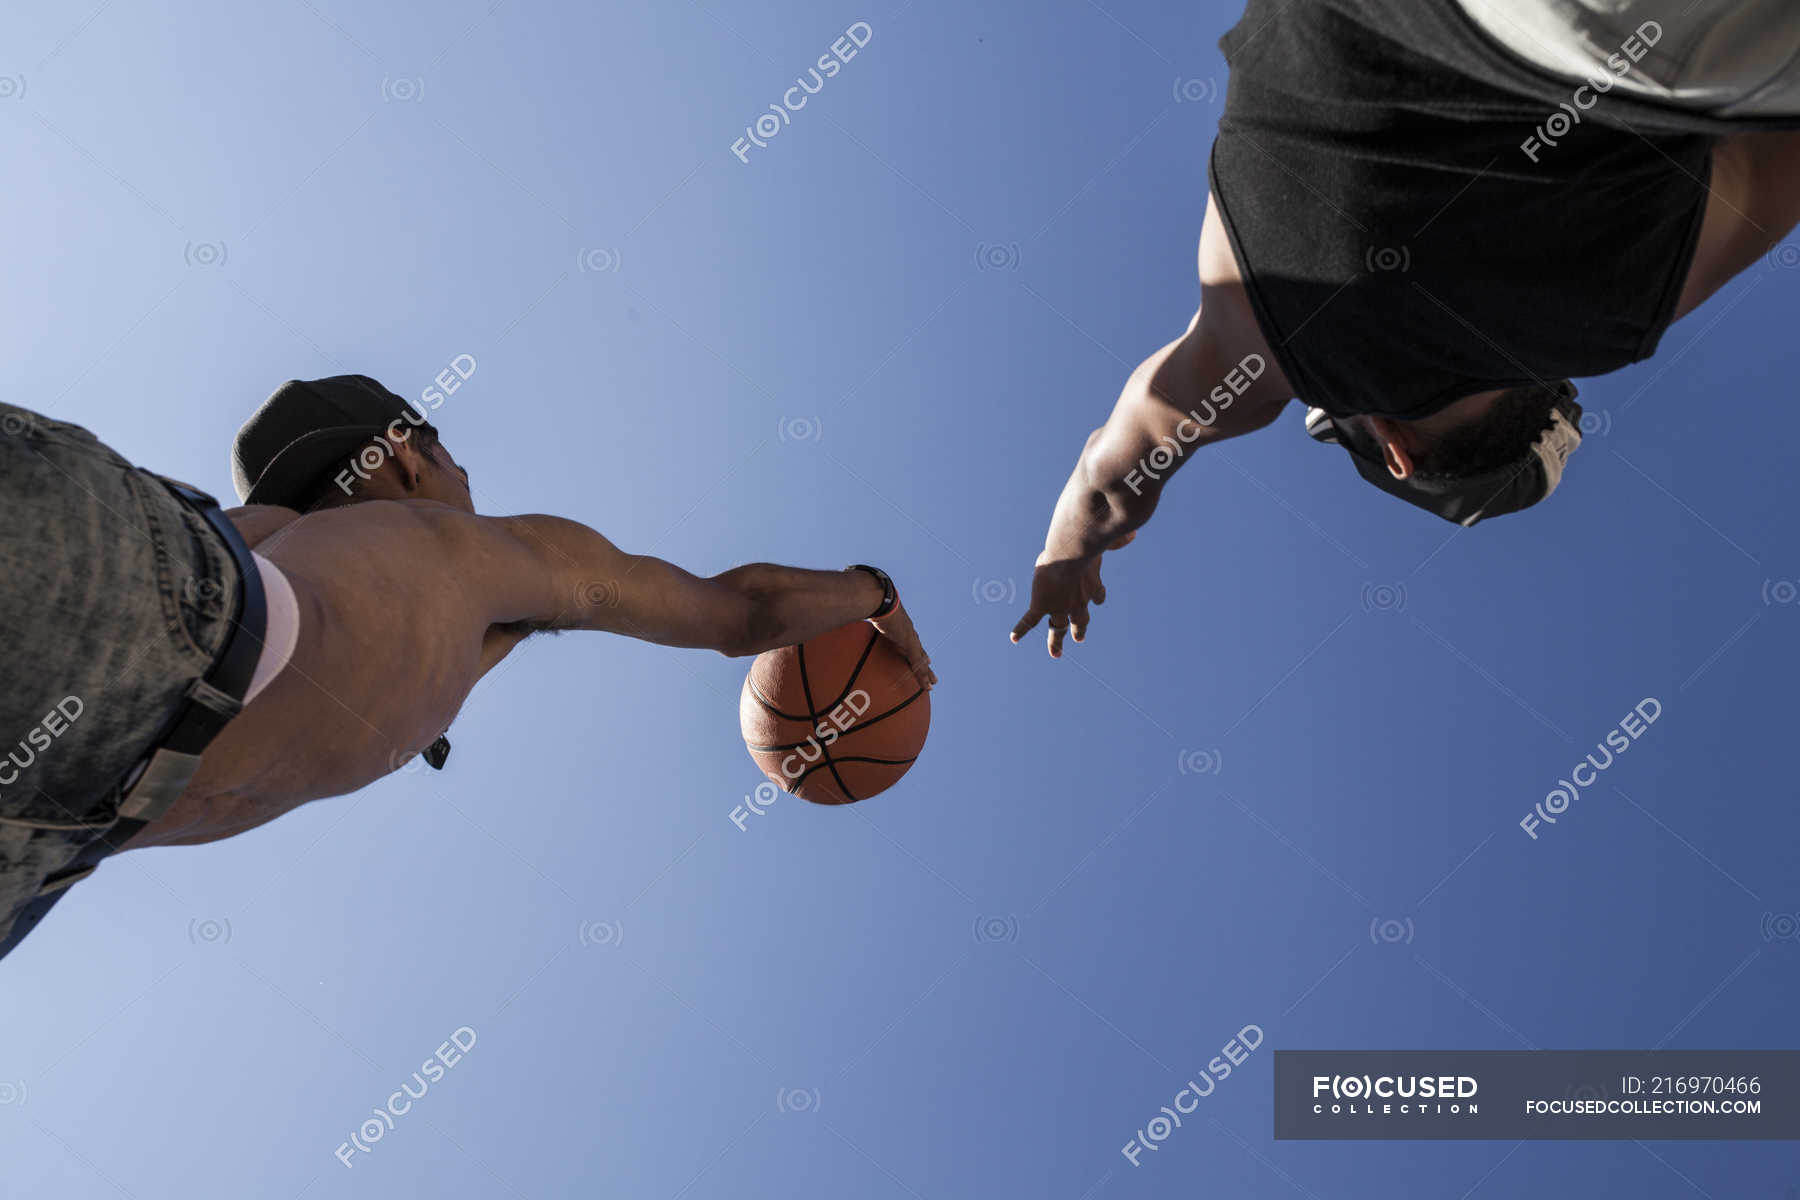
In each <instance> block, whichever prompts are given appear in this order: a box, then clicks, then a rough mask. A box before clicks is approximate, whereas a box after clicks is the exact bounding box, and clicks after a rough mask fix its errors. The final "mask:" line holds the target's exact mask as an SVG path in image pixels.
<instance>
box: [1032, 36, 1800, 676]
mask: <svg viewBox="0 0 1800 1200" xmlns="http://www.w3.org/2000/svg"><path fill="white" fill-rule="evenodd" d="M1640 2H1641V0H1624V2H1623V3H1620V2H1619V0H1606V9H1607V11H1606V12H1605V13H1604V14H1599V15H1594V14H1593V13H1592V11H1591V9H1592V6H1593V5H1594V4H1596V3H1598V0H1517V3H1516V5H1511V6H1509V5H1501V4H1498V3H1496V2H1495V0H1249V4H1248V7H1247V8H1246V11H1245V14H1244V17H1243V19H1242V21H1241V22H1240V23H1239V24H1238V25H1237V26H1236V27H1235V28H1233V29H1232V30H1231V31H1230V32H1229V33H1227V34H1226V35H1225V37H1224V38H1223V39H1222V41H1221V43H1220V44H1221V47H1222V49H1223V50H1224V52H1225V55H1226V59H1227V61H1228V63H1229V64H1230V67H1231V76H1230V84H1229V88H1228V91H1227V95H1226V104H1225V112H1224V115H1223V117H1222V118H1221V120H1220V123H1219V136H1218V138H1217V140H1216V142H1215V143H1214V145H1213V149H1212V156H1211V177H1212V195H1211V197H1210V203H1209V204H1208V206H1207V210H1206V218H1205V223H1204V227H1203V229H1202V234H1201V242H1200V281H1201V300H1202V304H1201V310H1200V312H1199V313H1198V314H1197V315H1196V316H1195V318H1194V321H1193V323H1192V324H1191V325H1190V326H1189V328H1188V331H1187V333H1186V334H1185V335H1184V336H1183V337H1181V338H1179V339H1177V340H1176V341H1174V342H1171V343H1169V344H1168V345H1167V346H1164V347H1163V348H1162V349H1161V350H1159V351H1157V352H1156V353H1155V354H1153V355H1151V356H1150V358H1149V359H1147V360H1146V361H1145V362H1144V363H1143V364H1142V365H1141V366H1140V367H1139V368H1138V369H1137V370H1136V371H1135V372H1133V374H1132V376H1131V379H1130V380H1129V381H1128V382H1127V383H1126V386H1125V389H1124V392H1123V394H1122V395H1121V396H1120V398H1119V401H1118V403H1117V405H1116V406H1115V407H1114V410H1113V413H1112V416H1111V417H1110V418H1109V419H1108V421H1107V423H1106V424H1105V425H1104V426H1103V427H1101V428H1100V429H1097V430H1095V431H1094V433H1093V434H1092V435H1090V437H1089V438H1088V441H1087V445H1086V446H1085V448H1084V450H1083V452H1082V455H1081V459H1080V461H1079V463H1078V464H1077V466H1076V468H1075V471H1074V474H1073V475H1072V476H1071V477H1070V479H1069V482H1068V484H1067V485H1066V486H1065V487H1064V489H1063V493H1062V496H1061V498H1060V499H1059V501H1058V503H1057V506H1056V511H1055V514H1054V516H1053V518H1052V521H1051V525H1050V530H1049V534H1048V536H1047V537H1046V539H1045V547H1044V551H1043V553H1042V554H1040V555H1039V556H1038V560H1037V567H1036V570H1035V573H1034V580H1033V587H1032V598H1031V605H1030V608H1029V610H1028V611H1027V612H1026V614H1025V616H1024V617H1023V618H1022V619H1021V620H1020V621H1019V622H1018V624H1017V625H1016V626H1015V627H1014V630H1013V640H1014V641H1015V642H1016V641H1018V640H1019V639H1020V638H1021V637H1023V636H1024V634H1025V633H1027V632H1029V631H1030V630H1031V629H1032V628H1033V627H1034V626H1035V625H1036V624H1037V622H1038V621H1039V620H1043V619H1046V618H1047V619H1048V622H1049V627H1050V632H1049V646H1050V653H1051V655H1052V656H1053V657H1054V656H1059V655H1060V654H1061V651H1062V646H1063V639H1064V636H1065V634H1067V633H1068V632H1070V631H1071V630H1072V631H1073V634H1074V637H1075V640H1076V641H1080V640H1082V637H1083V635H1084V633H1085V629H1086V626H1087V623H1088V605H1089V604H1090V603H1099V602H1101V601H1102V600H1103V599H1104V597H1105V588H1104V586H1103V585H1102V584H1101V582H1100V559H1101V555H1102V554H1103V553H1104V552H1105V551H1106V550H1109V549H1115V548H1117V547H1119V546H1122V545H1124V544H1125V543H1126V542H1128V541H1130V540H1131V538H1132V537H1133V536H1134V535H1135V531H1136V529H1137V528H1138V527H1139V526H1141V525H1142V524H1143V523H1144V522H1145V521H1147V520H1149V518H1150V515H1151V513H1152V512H1153V511H1154V509H1155V507H1156V503H1157V499H1158V497H1159V496H1160V494H1161V490H1162V487H1163V486H1164V485H1165V484H1166V483H1167V481H1168V478H1169V476H1170V475H1171V474H1173V472H1174V471H1175V470H1176V469H1178V468H1179V467H1180V466H1181V465H1182V464H1183V463H1184V462H1185V461H1186V460H1187V458H1188V457H1189V456H1190V455H1191V454H1192V453H1193V452H1194V451H1196V450H1197V449H1199V448H1201V447H1203V446H1205V445H1207V444H1209V443H1210V442H1213V441H1218V440H1222V439H1224V438H1229V437H1235V436H1238V435H1240V434H1244V433H1249V432H1252V431H1254V430H1257V429H1261V428H1263V427H1265V426H1267V425H1269V424H1271V423H1272V422H1273V421H1274V420H1275V419H1276V417H1277V416H1278V415H1279V414H1280V412H1281V411H1282V410H1283V409H1284V408H1285V407H1286V405H1287V404H1288V402H1289V401H1290V400H1292V399H1294V398H1298V399H1300V400H1301V401H1302V402H1303V403H1305V404H1306V405H1307V406H1308V408H1309V412H1308V419H1307V428H1308V431H1309V432H1310V433H1312V434H1313V436H1314V437H1315V438H1317V439H1319V440H1320V441H1326V442H1331V443H1334V444H1337V445H1339V446H1341V447H1342V448H1343V449H1344V450H1345V451H1346V452H1347V453H1348V455H1349V457H1350V459H1351V461H1352V462H1353V463H1354V464H1355V467H1356V469H1357V472H1358V473H1359V474H1360V475H1361V476H1362V478H1363V479H1365V480H1367V481H1368V482H1370V483H1372V484H1374V485H1375V486H1377V487H1380V488H1381V489H1382V490H1383V491H1386V492H1388V493H1390V494H1392V495H1395V496H1397V497H1399V498H1401V499H1404V500H1406V501H1407V502H1408V503H1411V504H1413V505H1415V506H1417V507H1420V508H1423V509H1425V510H1426V511H1428V512H1431V513H1433V514H1435V515H1437V516H1440V517H1443V518H1445V519H1447V520H1450V521H1454V522H1456V523H1458V524H1461V525H1473V524H1475V523H1476V522H1478V521H1481V520H1484V519H1486V518H1488V517H1493V516H1499V515H1502V514H1504V513H1510V512H1517V511H1519V510H1520V509H1523V508H1527V507H1530V506H1531V505H1532V504H1535V503H1537V502H1538V501H1539V500H1541V499H1543V498H1544V497H1545V496H1547V495H1549V493H1550V492H1551V491H1553V490H1554V489H1555V487H1556V486H1557V483H1558V482H1559V481H1560V479H1561V475H1562V472H1563V468H1564V466H1565V464H1566V463H1567V461H1568V458H1569V455H1570V454H1571V453H1572V452H1573V451H1574V449H1575V448H1576V447H1577V446H1578V445H1579V444H1580V440H1581V435H1580V413H1581V410H1580V407H1579V405H1577V404H1576V403H1575V400H1574V397H1575V388H1574V386H1573V384H1572V382H1571V380H1572V379H1574V378H1578V377H1589V376H1594V375H1601V374H1605V373H1607V372H1610V371H1614V370H1617V369H1618V368H1620V367H1623V366H1626V365H1628V364H1630V363H1633V362H1636V361H1639V360H1641V359H1644V358H1647V357H1649V356H1650V355H1651V354H1653V353H1654V352H1655V350H1656V347H1657V344H1658V342H1659V341H1660V339H1661V337H1662V334H1663V332H1664V331H1665V330H1666V329H1667V327H1668V325H1669V324H1670V323H1671V322H1672V321H1674V320H1676V319H1678V318H1679V317H1681V316H1684V315H1686V314H1687V313H1688V312H1690V311H1692V310H1693V309H1694V308H1695V307H1697V306H1698V305H1699V304H1701V303H1702V302H1703V301H1705V300H1706V299H1707V298H1708V297H1709V296H1711V295H1712V294H1713V293H1714V292H1716V291H1717V290H1718V289H1719V288H1721V287H1722V286H1724V284H1725V283H1726V282H1728V281H1729V280H1730V279H1731V278H1733V277H1734V276H1735V275H1737V274H1738V273H1739V272H1740V271H1742V270H1744V269H1745V268H1747V267H1749V266H1751V265H1752V264H1754V263H1756V262H1757V261H1759V260H1760V259H1761V258H1762V257H1763V256H1764V255H1766V254H1768V253H1769V252H1770V251H1771V250H1773V249H1774V248H1775V247H1776V246H1777V244H1778V243H1779V242H1780V241H1781V239H1782V238H1783V237H1785V236H1786V234H1787V233H1788V232H1789V231H1790V230H1791V229H1792V228H1793V227H1794V225H1795V223H1796V222H1797V221H1800V132H1794V131H1796V130H1800V6H1794V5H1791V4H1787V3H1786V0H1782V3H1783V5H1785V6H1786V7H1785V8H1784V7H1777V8H1775V9H1769V8H1768V2H1769V0H1748V2H1749V3H1750V4H1752V5H1753V6H1754V7H1756V8H1757V9H1758V11H1759V12H1761V13H1762V14H1763V17H1762V18H1760V19H1763V20H1764V21H1765V23H1764V25H1763V26H1761V27H1760V28H1758V29H1757V30H1756V31H1755V34H1754V36H1751V35H1747V34H1744V33H1743V31H1742V29H1741V28H1735V27H1733V25H1732V15H1731V14H1732V13H1733V12H1734V11H1735V9H1736V6H1735V5H1728V4H1726V3H1725V2H1724V0H1691V3H1690V5H1689V9H1688V10H1687V11H1686V12H1685V13H1684V15H1683V17H1682V18H1680V19H1676V18H1665V20H1667V21H1669V24H1668V25H1664V24H1663V23H1661V22H1659V21H1658V20H1657V19H1655V18H1654V17H1653V16H1650V15H1645V14H1648V12H1649V10H1648V9H1647V8H1646V9H1645V13H1644V14H1640V13H1638V12H1636V11H1633V9H1634V4H1635V3H1640ZM1465 6H1466V8H1465ZM1787 8H1792V9H1794V10H1795V15H1792V16H1790V15H1786V10H1787ZM1497 13H1498V14H1500V15H1498V16H1496V15H1495V14H1497ZM1583 13H1586V14H1588V16H1589V17H1591V18H1592V19H1591V20H1590V19H1586V18H1582V17H1581V14H1583ZM1640 16H1641V19H1638V18H1639V17H1640ZM1558 22H1561V26H1560V27H1561V28H1562V30H1563V34H1564V36H1562V37H1561V39H1560V40H1558V39H1557V37H1555V36H1552V35H1553V32H1554V30H1555V29H1556V28H1558ZM1626 22H1630V23H1626ZM1614 34H1617V35H1618V36H1619V44H1618V46H1617V47H1616V48H1615V49H1613V50H1610V51H1609V50H1607V49H1606V40H1607V39H1608V38H1610V37H1612V36H1613V35H1614ZM1752 45H1754V47H1755V50H1754V55H1755V56H1756V61H1755V62H1754V63H1752V62H1749V61H1748V58H1749V57H1750V56H1751V55H1752V53H1753V51H1752V49H1751V47H1752ZM1784 47H1785V48H1786V49H1783V48H1784ZM1533 50H1537V51H1541V52H1542V53H1541V54H1531V53H1527V51H1533ZM1734 56H1735V57H1734ZM1589 67H1591V68H1592V69H1591V70H1585V71H1584V70H1583V68H1589ZM1783 249H1784V250H1785V249H1788V248H1786V247H1784V248H1783Z"/></svg>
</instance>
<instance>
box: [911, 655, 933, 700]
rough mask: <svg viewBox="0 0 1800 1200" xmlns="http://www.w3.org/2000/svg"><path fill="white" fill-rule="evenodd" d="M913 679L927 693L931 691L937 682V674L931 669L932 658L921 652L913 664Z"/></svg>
mask: <svg viewBox="0 0 1800 1200" xmlns="http://www.w3.org/2000/svg"><path fill="white" fill-rule="evenodd" d="M913 678H915V679H917V680H918V681H919V686H920V687H922V688H924V689H925V690H926V691H930V690H931V685H932V684H934V683H936V682H937V672H936V671H934V670H932V669H931V656H930V655H928V654H926V653H924V652H923V651H920V653H919V658H918V660H917V661H915V662H914V663H913Z"/></svg>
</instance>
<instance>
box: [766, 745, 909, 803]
mask: <svg viewBox="0 0 1800 1200" xmlns="http://www.w3.org/2000/svg"><path fill="white" fill-rule="evenodd" d="M918 758H919V756H918V755H916V754H915V755H913V756H912V757H911V758H871V757H869V756H868V755H866V754H852V755H850V756H848V757H845V758H840V759H838V760H837V761H838V762H841V763H856V762H860V763H874V764H876V765H877V766H883V767H904V766H909V765H910V764H912V763H914V762H917V761H918ZM827 765H828V764H826V763H822V762H816V763H814V764H813V765H812V766H810V767H808V768H806V770H804V771H802V772H800V774H799V775H797V776H795V777H794V778H793V779H790V780H789V781H788V782H789V783H791V784H792V785H793V787H790V788H788V789H787V791H788V792H789V793H790V794H792V793H793V792H794V789H795V788H798V787H799V786H800V785H801V784H803V783H805V782H806V777H807V776H808V775H811V774H812V773H813V772H814V771H817V770H818V769H819V768H820V767H823V766H827ZM844 794H845V795H846V796H849V795H850V793H849V792H845V793H844ZM850 798H851V799H852V800H855V797H854V796H851V797H850Z"/></svg>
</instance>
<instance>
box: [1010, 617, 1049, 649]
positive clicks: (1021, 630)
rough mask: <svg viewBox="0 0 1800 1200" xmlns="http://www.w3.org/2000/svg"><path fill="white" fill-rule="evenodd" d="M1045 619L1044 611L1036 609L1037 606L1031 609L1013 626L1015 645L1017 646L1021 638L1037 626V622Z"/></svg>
mask: <svg viewBox="0 0 1800 1200" xmlns="http://www.w3.org/2000/svg"><path fill="white" fill-rule="evenodd" d="M1043 619H1044V614H1043V612H1042V611H1041V610H1039V609H1035V608H1034V609H1031V610H1030V611H1029V612H1027V613H1026V614H1025V615H1024V616H1022V617H1020V618H1019V623H1018V624H1017V625H1014V626H1013V630H1012V640H1013V645H1015V646H1016V645H1018V644H1019V639H1020V638H1022V637H1024V636H1025V635H1026V634H1028V633H1030V632H1031V631H1032V630H1033V629H1035V628H1037V623H1038V622H1039V621H1041V620H1043Z"/></svg>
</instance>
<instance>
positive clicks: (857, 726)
mask: <svg viewBox="0 0 1800 1200" xmlns="http://www.w3.org/2000/svg"><path fill="white" fill-rule="evenodd" d="M924 694H925V689H924V688H920V689H919V690H918V691H916V692H914V693H913V694H912V695H910V696H908V697H907V698H906V699H904V700H902V701H901V702H900V703H898V704H896V705H894V707H892V708H890V709H888V710H887V711H886V712H884V713H879V714H877V715H875V716H873V717H870V718H869V719H868V720H866V721H861V720H859V721H856V722H855V723H853V724H852V725H851V726H850V728H848V729H846V730H844V731H843V733H842V734H840V735H839V736H841V737H848V736H849V735H850V734H852V733H855V732H857V731H858V730H861V729H867V728H868V727H869V726H871V725H875V724H879V723H880V722H882V721H885V720H887V719H888V718H889V717H891V716H893V715H894V714H895V713H897V712H899V711H900V710H901V709H903V708H905V707H906V706H907V705H909V704H911V703H912V702H913V701H914V700H917V699H918V698H919V697H920V696H923V695H924ZM769 711H770V712H774V711H775V710H774V709H770V710H769ZM778 715H779V714H778ZM787 719H788V720H790V721H804V720H805V719H806V718H805V717H788V718H787ZM817 728H818V727H817V726H814V729H815V730H817ZM837 740H838V739H837V738H833V739H832V741H833V742H835V741H837ZM817 741H819V739H818V737H817V735H816V733H815V734H814V735H813V736H809V737H808V738H806V739H805V741H799V742H783V743H781V744H780V745H777V746H751V747H750V749H752V750H756V751H762V752H769V753H772V752H774V751H776V750H798V749H799V748H800V747H802V746H804V745H806V743H807V742H817ZM819 744H820V747H821V748H823V747H824V745H825V743H823V742H820V743H819ZM838 761H839V762H849V761H851V760H850V759H848V758H840V759H839V760H838ZM907 761H908V762H911V761H912V760H911V759H907Z"/></svg>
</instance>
